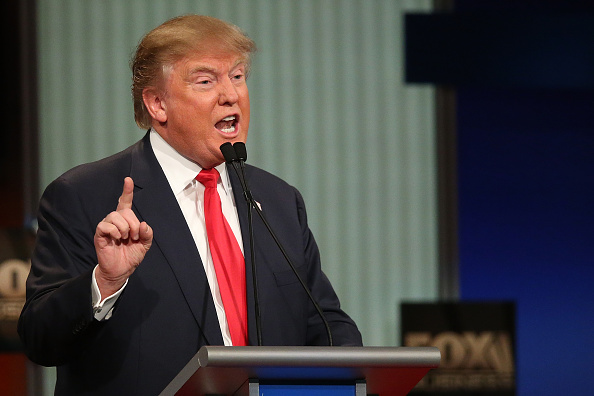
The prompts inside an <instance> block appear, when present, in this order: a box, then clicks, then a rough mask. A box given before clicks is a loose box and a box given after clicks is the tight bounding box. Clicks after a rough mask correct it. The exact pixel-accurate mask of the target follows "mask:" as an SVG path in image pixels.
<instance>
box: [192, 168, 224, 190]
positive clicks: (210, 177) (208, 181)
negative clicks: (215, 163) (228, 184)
mask: <svg viewBox="0 0 594 396" xmlns="http://www.w3.org/2000/svg"><path fill="white" fill-rule="evenodd" d="M219 176H220V175H219V171H217V170H216V169H215V168H211V169H202V170H201V171H200V173H198V176H196V180H198V181H199V182H200V183H202V184H204V187H206V188H217V182H218V181H219Z"/></svg>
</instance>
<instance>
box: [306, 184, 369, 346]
mask: <svg viewBox="0 0 594 396" xmlns="http://www.w3.org/2000/svg"><path fill="white" fill-rule="evenodd" d="M296 194H297V209H298V213H299V219H300V223H301V225H302V232H303V234H302V235H303V240H304V246H305V257H306V262H307V263H308V274H307V283H308V284H309V287H310V289H311V291H312V295H313V296H314V298H315V299H316V301H317V302H318V305H319V306H320V308H321V309H322V311H323V313H324V317H325V318H326V320H327V322H328V324H329V326H330V330H331V333H332V339H333V344H334V345H338V346H360V345H362V339H361V334H360V332H359V330H358V329H357V326H356V325H355V323H354V321H353V320H352V319H351V318H350V317H349V316H348V315H347V314H346V313H345V312H344V311H343V310H342V309H341V307H340V301H339V299H338V296H337V295H336V293H335V291H334V289H333V287H332V285H331V283H330V281H329V280H328V278H327V277H326V275H325V274H324V272H322V269H321V260H320V252H319V250H318V246H317V243H316V241H315V239H314V236H313V234H312V232H311V230H310V229H309V226H308V224H307V214H306V210H305V204H304V202H303V198H302V196H301V194H300V193H299V192H298V191H297V190H296ZM307 340H308V341H307V344H308V345H328V337H327V334H326V328H325V326H324V323H323V322H322V320H321V318H320V316H319V314H318V312H317V310H316V309H315V307H314V306H313V304H312V305H310V310H309V318H308V328H307Z"/></svg>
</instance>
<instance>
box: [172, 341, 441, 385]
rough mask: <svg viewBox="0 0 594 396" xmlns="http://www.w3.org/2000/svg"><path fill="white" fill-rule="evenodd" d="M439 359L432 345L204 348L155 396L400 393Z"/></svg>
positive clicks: (437, 362)
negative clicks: (159, 395)
mask: <svg viewBox="0 0 594 396" xmlns="http://www.w3.org/2000/svg"><path fill="white" fill-rule="evenodd" d="M440 359H441V354H440V352H439V349H437V348H435V347H418V348H417V347H263V346H260V347H257V346H247V347H224V346H204V347H202V348H200V350H199V351H198V353H197V354H196V355H194V357H193V358H192V359H191V360H190V362H189V363H188V364H187V365H186V366H185V367H184V368H183V369H182V370H181V371H180V372H179V373H178V375H177V376H176V377H175V378H174V379H173V381H171V383H170V384H169V385H168V386H167V387H166V388H165V389H164V390H163V392H162V393H161V395H162V396H171V395H178V396H201V395H217V396H219V395H237V396H260V395H265V396H276V395H283V396H293V395H295V396H296V395H312V394H313V395H320V396H325V395H328V396H339V395H341V396H342V395H352V396H365V395H380V396H383V395H389V396H398V395H406V394H407V393H408V392H409V391H410V390H411V389H412V388H413V387H414V386H415V385H416V384H417V383H418V382H419V381H420V380H421V378H423V377H424V376H425V374H427V372H428V371H429V370H431V369H434V368H437V367H438V366H439V361H440Z"/></svg>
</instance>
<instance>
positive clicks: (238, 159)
mask: <svg viewBox="0 0 594 396" xmlns="http://www.w3.org/2000/svg"><path fill="white" fill-rule="evenodd" d="M223 146H225V148H223ZM229 146H231V143H224V144H223V145H222V146H221V152H223V150H225V151H229V152H230V149H229ZM232 148H233V150H234V151H235V157H233V155H232V154H230V153H229V154H228V156H227V155H226V154H225V153H223V156H224V157H225V160H226V161H227V163H231V164H232V165H233V168H234V169H235V172H236V173H237V176H238V177H239V180H240V183H241V187H242V188H243V193H244V197H245V199H246V201H247V203H248V220H249V228H250V250H251V252H252V276H253V278H254V279H253V282H254V297H255V308H256V329H257V332H258V345H262V340H261V337H262V335H261V325H260V307H259V302H258V297H257V281H256V266H255V261H254V246H253V245H254V239H253V226H252V214H251V212H252V208H253V209H254V210H255V211H256V213H257V214H258V216H259V217H260V219H261V220H262V222H263V223H264V225H265V226H266V229H267V230H268V232H269V234H270V235H271V236H272V238H273V239H274V242H275V243H276V245H277V247H278V248H279V250H280V251H281V253H282V254H283V256H284V258H285V260H286V261H287V263H288V264H289V267H291V270H292V271H293V273H294V274H295V276H296V277H297V280H298V281H299V283H300V284H301V286H302V288H303V290H304V291H305V292H306V294H307V296H308V298H309V300H310V301H311V303H312V304H313V306H314V308H315V309H316V311H317V313H318V315H319V316H320V318H321V319H322V322H323V324H324V327H325V329H326V334H327V336H328V345H329V346H333V341H332V332H331V331H330V325H329V324H328V321H327V320H326V317H325V316H324V313H323V312H322V309H321V308H320V306H319V304H318V303H317V301H316V300H315V298H314V297H313V295H312V294H311V291H310V290H309V288H308V287H307V285H306V284H305V282H304V281H303V279H302V278H301V276H300V275H299V273H298V272H297V269H296V267H295V265H294V264H293V261H292V260H291V258H290V257H289V255H288V254H287V252H286V250H285V248H284V247H283V245H282V243H281V242H280V241H279V239H278V237H277V236H276V233H275V232H274V231H273V230H272V227H271V226H270V224H269V223H268V220H266V218H265V217H264V214H263V213H262V210H261V209H260V207H259V205H258V204H257V203H256V201H255V200H254V198H253V196H252V193H251V191H250V189H249V187H248V185H247V180H246V177H245V172H244V168H245V161H246V160H247V150H246V148H245V144H244V143H242V142H237V143H235V144H234V145H233V146H232ZM228 158H229V159H228ZM238 163H239V164H238Z"/></svg>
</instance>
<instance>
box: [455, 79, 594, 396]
mask: <svg viewBox="0 0 594 396" xmlns="http://www.w3.org/2000/svg"><path fill="white" fill-rule="evenodd" d="M457 120H458V137H459V144H458V148H459V154H458V155H459V158H458V160H459V167H458V169H459V210H460V218H459V227H460V228H459V243H460V244H459V249H460V295H461V298H462V300H473V301H474V300H481V299H487V300H492V299H495V300H514V301H516V304H517V306H516V312H517V322H516V323H517V338H516V340H517V345H516V347H517V373H518V378H517V383H518V395H520V396H521V395H562V394H584V395H585V394H592V383H591V368H592V367H593V366H594V354H592V351H593V350H594V337H593V336H592V334H593V330H594V325H593V323H594V92H592V91H575V90H574V91H560V90H557V91H555V90H543V91H538V90H536V91H534V90H532V91H522V90H517V89H516V90H499V91H498V90H494V89H484V88H482V89H470V88H459V89H458V114H457Z"/></svg>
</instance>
